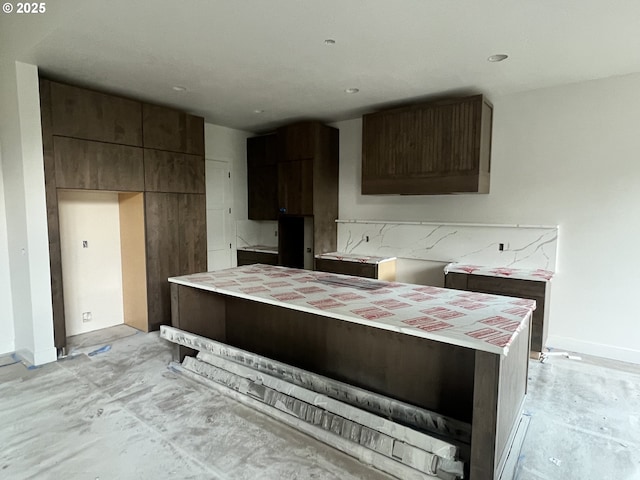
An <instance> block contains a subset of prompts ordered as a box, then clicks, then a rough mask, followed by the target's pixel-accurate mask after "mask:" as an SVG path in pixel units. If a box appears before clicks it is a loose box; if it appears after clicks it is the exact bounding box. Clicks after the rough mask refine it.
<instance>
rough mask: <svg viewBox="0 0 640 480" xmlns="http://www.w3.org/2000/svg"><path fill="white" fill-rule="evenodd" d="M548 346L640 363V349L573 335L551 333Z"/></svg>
mask: <svg viewBox="0 0 640 480" xmlns="http://www.w3.org/2000/svg"><path fill="white" fill-rule="evenodd" d="M547 347H549V348H553V349H554V350H567V351H570V352H577V353H584V354H586V355H593V356H595V357H603V358H609V359H611V360H619V361H621V362H629V363H635V364H638V365H640V350H634V349H632V348H624V347H616V346H614V345H606V344H604V343H595V342H587V341H585V340H580V339H577V338H571V337H562V336H558V335H549V338H548V339H547Z"/></svg>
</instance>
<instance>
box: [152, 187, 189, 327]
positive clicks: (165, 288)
mask: <svg viewBox="0 0 640 480" xmlns="http://www.w3.org/2000/svg"><path fill="white" fill-rule="evenodd" d="M178 197H179V195H176V194H173V193H145V235H146V247H147V304H148V312H149V330H157V329H158V328H159V326H160V325H168V324H170V323H171V298H170V293H169V282H168V281H167V279H168V278H169V277H172V276H175V275H178V274H179V273H180V254H179V247H180V222H179V215H178V210H179V209H178Z"/></svg>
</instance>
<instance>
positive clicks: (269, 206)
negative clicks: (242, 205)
mask: <svg viewBox="0 0 640 480" xmlns="http://www.w3.org/2000/svg"><path fill="white" fill-rule="evenodd" d="M247 192H248V203H249V204H248V207H249V212H248V213H249V219H251V220H277V219H278V153H277V137H276V134H275V133H273V134H271V135H262V136H260V137H251V138H247Z"/></svg>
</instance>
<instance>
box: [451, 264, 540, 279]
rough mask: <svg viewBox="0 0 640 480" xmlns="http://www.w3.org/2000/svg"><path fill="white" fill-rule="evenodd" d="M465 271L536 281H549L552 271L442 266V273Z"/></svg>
mask: <svg viewBox="0 0 640 480" xmlns="http://www.w3.org/2000/svg"><path fill="white" fill-rule="evenodd" d="M450 272H451V273H466V274H467V275H483V276H486V277H501V278H518V279H520V280H533V281H536V282H550V281H551V279H552V278H553V272H551V271H549V270H542V269H540V268H538V269H535V270H529V269H524V268H505V267H485V266H484V265H468V264H463V263H450V264H448V265H447V266H446V267H444V273H445V274H447V273H450Z"/></svg>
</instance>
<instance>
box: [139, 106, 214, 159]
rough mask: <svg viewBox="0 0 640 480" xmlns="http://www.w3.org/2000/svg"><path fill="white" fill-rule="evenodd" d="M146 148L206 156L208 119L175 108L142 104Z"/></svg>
mask: <svg viewBox="0 0 640 480" xmlns="http://www.w3.org/2000/svg"><path fill="white" fill-rule="evenodd" d="M142 125H143V144H144V147H145V148H153V149H156V150H166V151H169V152H178V153H189V154H193V155H200V156H204V119H203V118H202V117H196V116H195V115H189V114H186V113H184V112H181V111H179V110H174V109H173V108H167V107H161V106H160V105H151V104H149V103H144V104H143V105H142Z"/></svg>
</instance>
